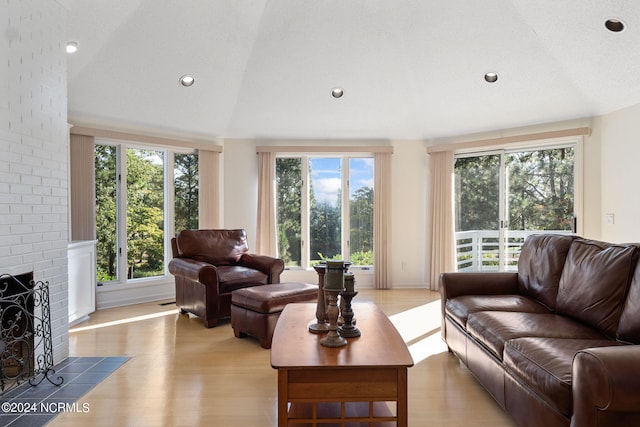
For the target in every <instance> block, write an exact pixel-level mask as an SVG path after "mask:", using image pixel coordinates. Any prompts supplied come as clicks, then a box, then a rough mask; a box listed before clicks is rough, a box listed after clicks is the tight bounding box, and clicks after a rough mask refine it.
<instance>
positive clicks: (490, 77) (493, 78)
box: [484, 73, 498, 83]
mask: <svg viewBox="0 0 640 427" xmlns="http://www.w3.org/2000/svg"><path fill="white" fill-rule="evenodd" d="M484 80H485V81H486V82H487V83H495V82H497V81H498V75H497V74H496V73H487V74H485V75H484Z"/></svg>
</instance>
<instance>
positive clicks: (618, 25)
mask: <svg viewBox="0 0 640 427" xmlns="http://www.w3.org/2000/svg"><path fill="white" fill-rule="evenodd" d="M604 26H605V27H606V28H607V30H609V31H611V32H614V33H619V32H620V31H622V30H624V22H622V21H620V20H619V19H607V20H606V21H604Z"/></svg>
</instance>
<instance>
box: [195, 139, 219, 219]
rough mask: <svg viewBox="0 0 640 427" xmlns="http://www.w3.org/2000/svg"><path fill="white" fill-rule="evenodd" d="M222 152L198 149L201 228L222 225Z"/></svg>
mask: <svg viewBox="0 0 640 427" xmlns="http://www.w3.org/2000/svg"><path fill="white" fill-rule="evenodd" d="M219 169H220V153H219V152H216V151H208V150H198V210H199V221H198V227H199V228H200V229H209V228H219V227H220V174H219Z"/></svg>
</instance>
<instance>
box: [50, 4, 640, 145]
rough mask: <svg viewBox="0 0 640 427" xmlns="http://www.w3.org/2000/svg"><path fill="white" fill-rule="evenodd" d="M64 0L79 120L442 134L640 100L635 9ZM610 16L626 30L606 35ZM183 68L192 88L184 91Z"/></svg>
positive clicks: (227, 131)
mask: <svg viewBox="0 0 640 427" xmlns="http://www.w3.org/2000/svg"><path fill="white" fill-rule="evenodd" d="M58 2H59V3H60V4H62V5H63V6H64V7H65V8H67V9H68V10H69V23H68V27H69V30H68V38H69V40H74V41H77V42H78V44H79V50H78V51H77V52H76V53H74V54H69V55H68V90H69V98H68V102H69V119H70V121H71V122H76V123H82V124H92V125H109V126H111V127H113V126H117V127H120V128H132V129H135V128H144V129H155V130H157V131H158V132H167V133H183V134H189V135H196V136H201V137H204V138H216V137H222V138H275V139H278V138H283V139H284V138H287V139H289V138H294V139H295V138H310V139H315V138H322V139H327V138H328V139H332V138H338V139H350V138H358V139H361V138H365V139H371V138H374V139H377V138H384V139H386V138H393V139H405V138H409V139H434V138H441V137H447V136H452V135H462V134H467V133H474V132H482V131H487V130H493V129H504V128H511V127H518V126H527V125H534V124H539V123H546V122H555V121H561V120H568V119H575V118H582V117H590V116H596V115H601V114H606V113H609V112H612V111H615V110H618V109H621V108H624V107H627V106H630V105H634V104H638V103H640V2H638V1H633V0H626V1H623V0H615V1H614V0H562V1H558V0H536V1H533V0H485V1H470V0H447V1H436V0H180V1H177V0H175V1H170V0H92V1H87V0H58ZM611 18H614V19H617V20H621V21H622V22H623V23H624V24H625V29H624V30H623V31H621V32H611V31H609V30H607V29H606V28H605V25H604V24H605V21H606V20H607V19H611ZM487 72H495V73H497V74H498V80H497V81H496V82H495V83H487V82H486V81H485V80H484V75H485V73H487ZM185 74H192V75H193V76H194V77H195V84H194V85H193V86H191V87H183V86H181V85H180V84H179V82H178V80H179V78H180V76H182V75H185ZM335 87H340V88H342V89H343V90H344V95H343V96H342V97H341V98H334V97H332V96H331V90H332V89H333V88H335Z"/></svg>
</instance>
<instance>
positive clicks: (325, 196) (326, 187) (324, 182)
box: [313, 178, 342, 205]
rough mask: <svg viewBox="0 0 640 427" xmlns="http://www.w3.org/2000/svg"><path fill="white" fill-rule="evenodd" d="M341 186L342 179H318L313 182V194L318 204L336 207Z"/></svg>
mask: <svg viewBox="0 0 640 427" xmlns="http://www.w3.org/2000/svg"><path fill="white" fill-rule="evenodd" d="M341 184H342V181H341V180H340V178H316V179H314V180H313V194H314V195H315V198H316V200H317V201H318V202H327V203H329V204H331V205H336V203H337V201H338V194H340V193H339V191H340V186H341Z"/></svg>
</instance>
